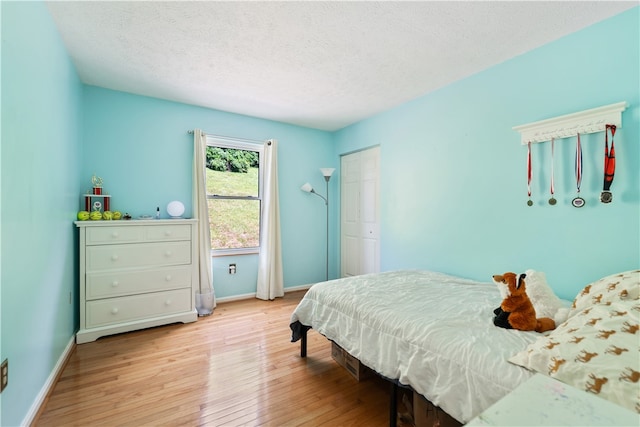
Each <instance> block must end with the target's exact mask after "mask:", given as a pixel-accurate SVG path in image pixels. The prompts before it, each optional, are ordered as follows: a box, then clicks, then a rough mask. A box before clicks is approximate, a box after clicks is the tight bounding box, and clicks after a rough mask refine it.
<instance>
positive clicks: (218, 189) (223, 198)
mask: <svg viewBox="0 0 640 427" xmlns="http://www.w3.org/2000/svg"><path fill="white" fill-rule="evenodd" d="M262 152H263V146H262V144H259V143H252V142H248V141H243V140H236V139H232V138H221V137H213V136H207V157H206V162H207V164H206V168H207V171H206V172H207V202H208V205H209V227H210V229H211V249H212V250H213V251H214V253H215V254H217V255H225V254H238V253H257V252H258V247H259V246H260V217H261V215H260V213H261V208H262V173H261V167H260V162H261V161H262V157H263V156H262Z"/></svg>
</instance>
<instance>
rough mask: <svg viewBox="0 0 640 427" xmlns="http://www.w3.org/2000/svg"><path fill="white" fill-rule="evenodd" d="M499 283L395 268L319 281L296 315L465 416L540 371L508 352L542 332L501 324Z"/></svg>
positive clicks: (453, 413) (380, 370)
mask: <svg viewBox="0 0 640 427" xmlns="http://www.w3.org/2000/svg"><path fill="white" fill-rule="evenodd" d="M500 302H501V297H500V293H499V291H498V289H497V287H496V286H495V285H494V284H493V283H488V282H487V283H482V282H475V281H471V280H467V279H461V278H458V277H454V276H450V275H445V274H442V273H435V272H429V271H413V270H410V271H394V272H387V273H379V274H370V275H364V276H357V277H351V278H344V279H337V280H332V281H329V282H322V283H318V284H316V285H314V286H312V287H311V289H309V291H308V292H307V294H306V295H305V297H304V298H303V299H302V301H301V302H300V304H299V305H298V307H297V308H296V309H295V311H294V312H293V314H292V316H291V323H294V322H296V321H299V322H300V323H302V324H303V325H306V326H310V327H312V328H313V329H314V330H316V331H317V332H319V333H321V334H323V335H324V336H326V337H327V338H328V339H330V340H333V341H335V342H336V343H337V344H338V345H340V346H341V347H342V348H344V349H345V350H347V351H348V352H349V353H350V354H351V355H353V356H354V357H356V358H358V359H359V360H360V361H361V362H362V363H363V364H365V365H366V366H368V367H370V368H371V369H373V370H375V371H377V372H378V373H380V374H381V375H383V376H385V377H387V378H390V379H397V380H399V381H400V383H402V384H405V385H409V386H411V387H412V388H413V389H414V390H415V391H417V392H418V393H420V394H422V395H423V396H425V397H426V398H427V399H429V400H430V401H431V402H432V403H433V404H434V405H437V406H439V407H441V408H442V409H443V410H445V411H446V412H447V413H449V414H450V415H451V416H452V417H454V418H456V419H457V420H458V421H460V422H462V423H465V422H467V421H469V420H471V419H472V418H473V417H475V416H476V415H478V414H479V413H481V412H482V411H483V410H485V409H487V408H488V407H489V406H491V405H492V404H493V403H495V402H497V401H498V400H499V399H500V398H502V397H503V396H505V395H506V394H507V393H509V391H511V390H512V389H514V388H515V387H517V386H518V385H519V384H520V383H522V382H524V381H525V380H526V379H528V378H529V377H530V376H532V375H533V374H532V373H531V372H529V371H527V370H526V369H524V368H522V367H519V366H516V365H513V364H511V363H509V362H508V361H507V359H508V358H509V357H511V356H513V355H514V354H516V353H517V352H518V351H520V350H523V349H524V348H525V347H526V346H527V345H528V344H529V343H532V342H533V341H535V340H536V338H537V337H539V336H540V335H539V334H537V333H535V332H522V331H515V330H507V329H503V328H498V327H496V326H494V325H493V309H495V308H496V307H498V306H499V305H500Z"/></svg>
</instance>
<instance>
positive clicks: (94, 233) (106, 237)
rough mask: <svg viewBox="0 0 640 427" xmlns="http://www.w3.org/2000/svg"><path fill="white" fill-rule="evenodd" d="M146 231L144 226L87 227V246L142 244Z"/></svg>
mask: <svg viewBox="0 0 640 427" xmlns="http://www.w3.org/2000/svg"><path fill="white" fill-rule="evenodd" d="M144 230H145V229H144V227H143V226H138V227H135V226H134V227H127V226H120V227H118V226H114V227H87V245H104V244H105V243H129V242H141V241H142V240H143V239H144Z"/></svg>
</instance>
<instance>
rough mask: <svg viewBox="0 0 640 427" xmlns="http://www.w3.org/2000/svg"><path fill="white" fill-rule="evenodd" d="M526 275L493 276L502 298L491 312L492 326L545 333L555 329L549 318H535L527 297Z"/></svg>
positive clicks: (534, 312) (507, 274) (506, 274)
mask: <svg viewBox="0 0 640 427" xmlns="http://www.w3.org/2000/svg"><path fill="white" fill-rule="evenodd" d="M526 277H527V275H526V274H520V275H517V274H515V273H512V272H507V273H504V274H502V275H500V274H496V275H495V276H493V282H494V283H495V284H496V285H498V288H499V289H500V294H501V295H502V296H503V300H502V304H500V307H498V308H496V309H495V310H493V314H495V317H494V318H493V324H494V325H496V326H498V327H501V328H506V329H518V330H521V331H536V332H545V331H550V330H552V329H555V327H556V324H555V322H554V320H553V319H551V318H549V317H543V318H540V319H537V318H536V310H535V309H534V308H533V304H532V303H531V300H530V299H529V296H528V295H527V290H526V283H525V278H526Z"/></svg>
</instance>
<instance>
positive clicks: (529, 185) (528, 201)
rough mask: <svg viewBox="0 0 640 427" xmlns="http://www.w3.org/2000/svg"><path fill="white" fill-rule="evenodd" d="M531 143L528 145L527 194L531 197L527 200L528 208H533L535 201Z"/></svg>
mask: <svg viewBox="0 0 640 427" xmlns="http://www.w3.org/2000/svg"><path fill="white" fill-rule="evenodd" d="M531 176H532V174H531V141H529V143H528V144H527V194H528V195H529V200H527V206H533V201H532V200H531Z"/></svg>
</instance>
